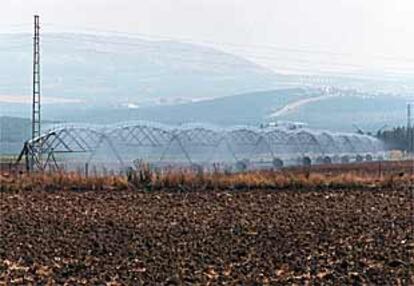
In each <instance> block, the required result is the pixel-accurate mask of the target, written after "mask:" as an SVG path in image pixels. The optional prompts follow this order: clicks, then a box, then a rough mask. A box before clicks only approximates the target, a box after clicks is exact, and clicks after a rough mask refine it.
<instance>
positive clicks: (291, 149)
mask: <svg viewBox="0 0 414 286" xmlns="http://www.w3.org/2000/svg"><path fill="white" fill-rule="evenodd" d="M384 152H385V151H384V146H383V144H382V143H381V141H379V140H378V139H376V138H373V137H371V136H367V135H359V134H350V133H330V132H327V131H316V130H309V129H303V128H299V129H293V130H292V129H287V128H282V127H268V128H252V127H233V128H226V129H221V128H216V127H212V126H206V125H187V126H180V127H173V126H166V125H160V124H156V123H151V122H134V123H130V124H124V125H117V126H111V127H108V126H107V127H96V126H95V127H93V126H86V125H84V126H82V125H77V126H73V125H71V126H60V127H57V128H54V129H51V130H50V131H48V132H46V133H44V134H42V135H41V136H39V137H37V138H35V139H32V140H30V141H28V142H27V143H26V144H25V146H24V148H23V151H22V152H21V154H20V156H19V160H22V158H23V157H24V158H26V162H27V164H28V167H29V166H30V164H29V163H30V160H33V162H34V168H37V169H39V170H46V169H60V168H64V169H72V170H73V169H76V168H79V167H82V166H84V165H86V164H87V165H89V166H94V167H98V168H99V167H101V168H106V169H110V170H123V169H125V168H127V167H131V166H133V165H134V163H135V162H136V161H137V160H139V161H144V162H148V163H150V164H152V165H153V166H156V167H177V166H178V167H184V166H186V167H188V166H190V167H193V166H200V167H203V168H215V167H216V166H218V165H221V166H226V167H230V168H233V170H247V169H259V168H280V167H283V166H287V165H311V164H330V163H348V162H353V161H354V162H362V161H372V160H381V159H383V156H384Z"/></svg>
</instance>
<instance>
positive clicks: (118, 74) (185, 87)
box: [0, 33, 280, 106]
mask: <svg viewBox="0 0 414 286" xmlns="http://www.w3.org/2000/svg"><path fill="white" fill-rule="evenodd" d="M31 41H32V36H31V35H30V34H0V51H1V52H0V66H1V68H2V70H4V71H6V70H7V71H8V72H7V73H3V74H2V75H1V76H0V102H3V103H4V102H9V103H11V102H13V101H16V100H19V101H20V103H21V102H25V101H24V98H25V97H24V96H26V95H27V94H30V87H31V84H30V82H31V60H32V52H31V49H32V46H31V43H32V42H31ZM41 44H42V58H41V60H42V80H43V84H42V90H43V95H44V100H45V101H46V102H48V103H49V104H52V103H53V104H59V103H60V104H62V103H65V104H69V103H72V104H79V103H82V104H86V105H90V106H94V105H106V104H111V105H112V106H127V105H128V104H129V105H136V106H147V105H153V104H168V103H170V104H174V103H180V102H187V101H190V100H195V99H205V98H213V97H214V98H216V97H221V96H227V95H231V94H237V93H244V92H248V91H254V90H265V89H271V88H274V87H276V86H278V85H279V84H280V82H278V80H279V79H278V76H277V75H276V74H274V73H273V72H271V71H270V70H267V69H265V68H262V67H260V66H258V65H256V64H254V63H252V62H250V61H247V60H245V59H243V58H240V57H237V56H234V55H231V54H227V53H224V52H221V51H218V50H215V49H212V48H207V47H202V46H196V45H192V44H185V43H180V42H173V41H149V40H143V39H138V38H128V37H120V36H103V35H102V36H99V35H86V34H69V33H60V34H47V33H46V34H44V35H43V36H42V42H41ZM14 103H16V102H14Z"/></svg>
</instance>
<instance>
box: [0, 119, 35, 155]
mask: <svg viewBox="0 0 414 286" xmlns="http://www.w3.org/2000/svg"><path fill="white" fill-rule="evenodd" d="M30 126H31V125H30V120H29V119H24V118H16V117H0V154H1V155H5V154H6V155H14V154H16V153H18V152H19V151H20V150H21V149H22V147H23V142H24V141H26V140H27V139H28V138H29V137H30V130H31V129H30Z"/></svg>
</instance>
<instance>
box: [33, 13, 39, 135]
mask: <svg viewBox="0 0 414 286" xmlns="http://www.w3.org/2000/svg"><path fill="white" fill-rule="evenodd" d="M40 127H41V117H40V21H39V16H38V15H35V16H34V37H33V99H32V139H34V138H36V137H38V136H40V132H41V129H40Z"/></svg>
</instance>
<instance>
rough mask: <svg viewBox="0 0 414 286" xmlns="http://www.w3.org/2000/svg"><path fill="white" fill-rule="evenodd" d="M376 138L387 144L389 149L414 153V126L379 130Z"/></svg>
mask: <svg viewBox="0 0 414 286" xmlns="http://www.w3.org/2000/svg"><path fill="white" fill-rule="evenodd" d="M376 136H377V138H378V139H380V140H382V141H383V142H384V143H385V144H386V146H387V148H388V149H392V150H401V151H407V152H414V126H412V127H410V128H407V127H401V126H399V127H394V128H393V129H390V130H383V131H381V130H379V131H378V132H377V134H376Z"/></svg>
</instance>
